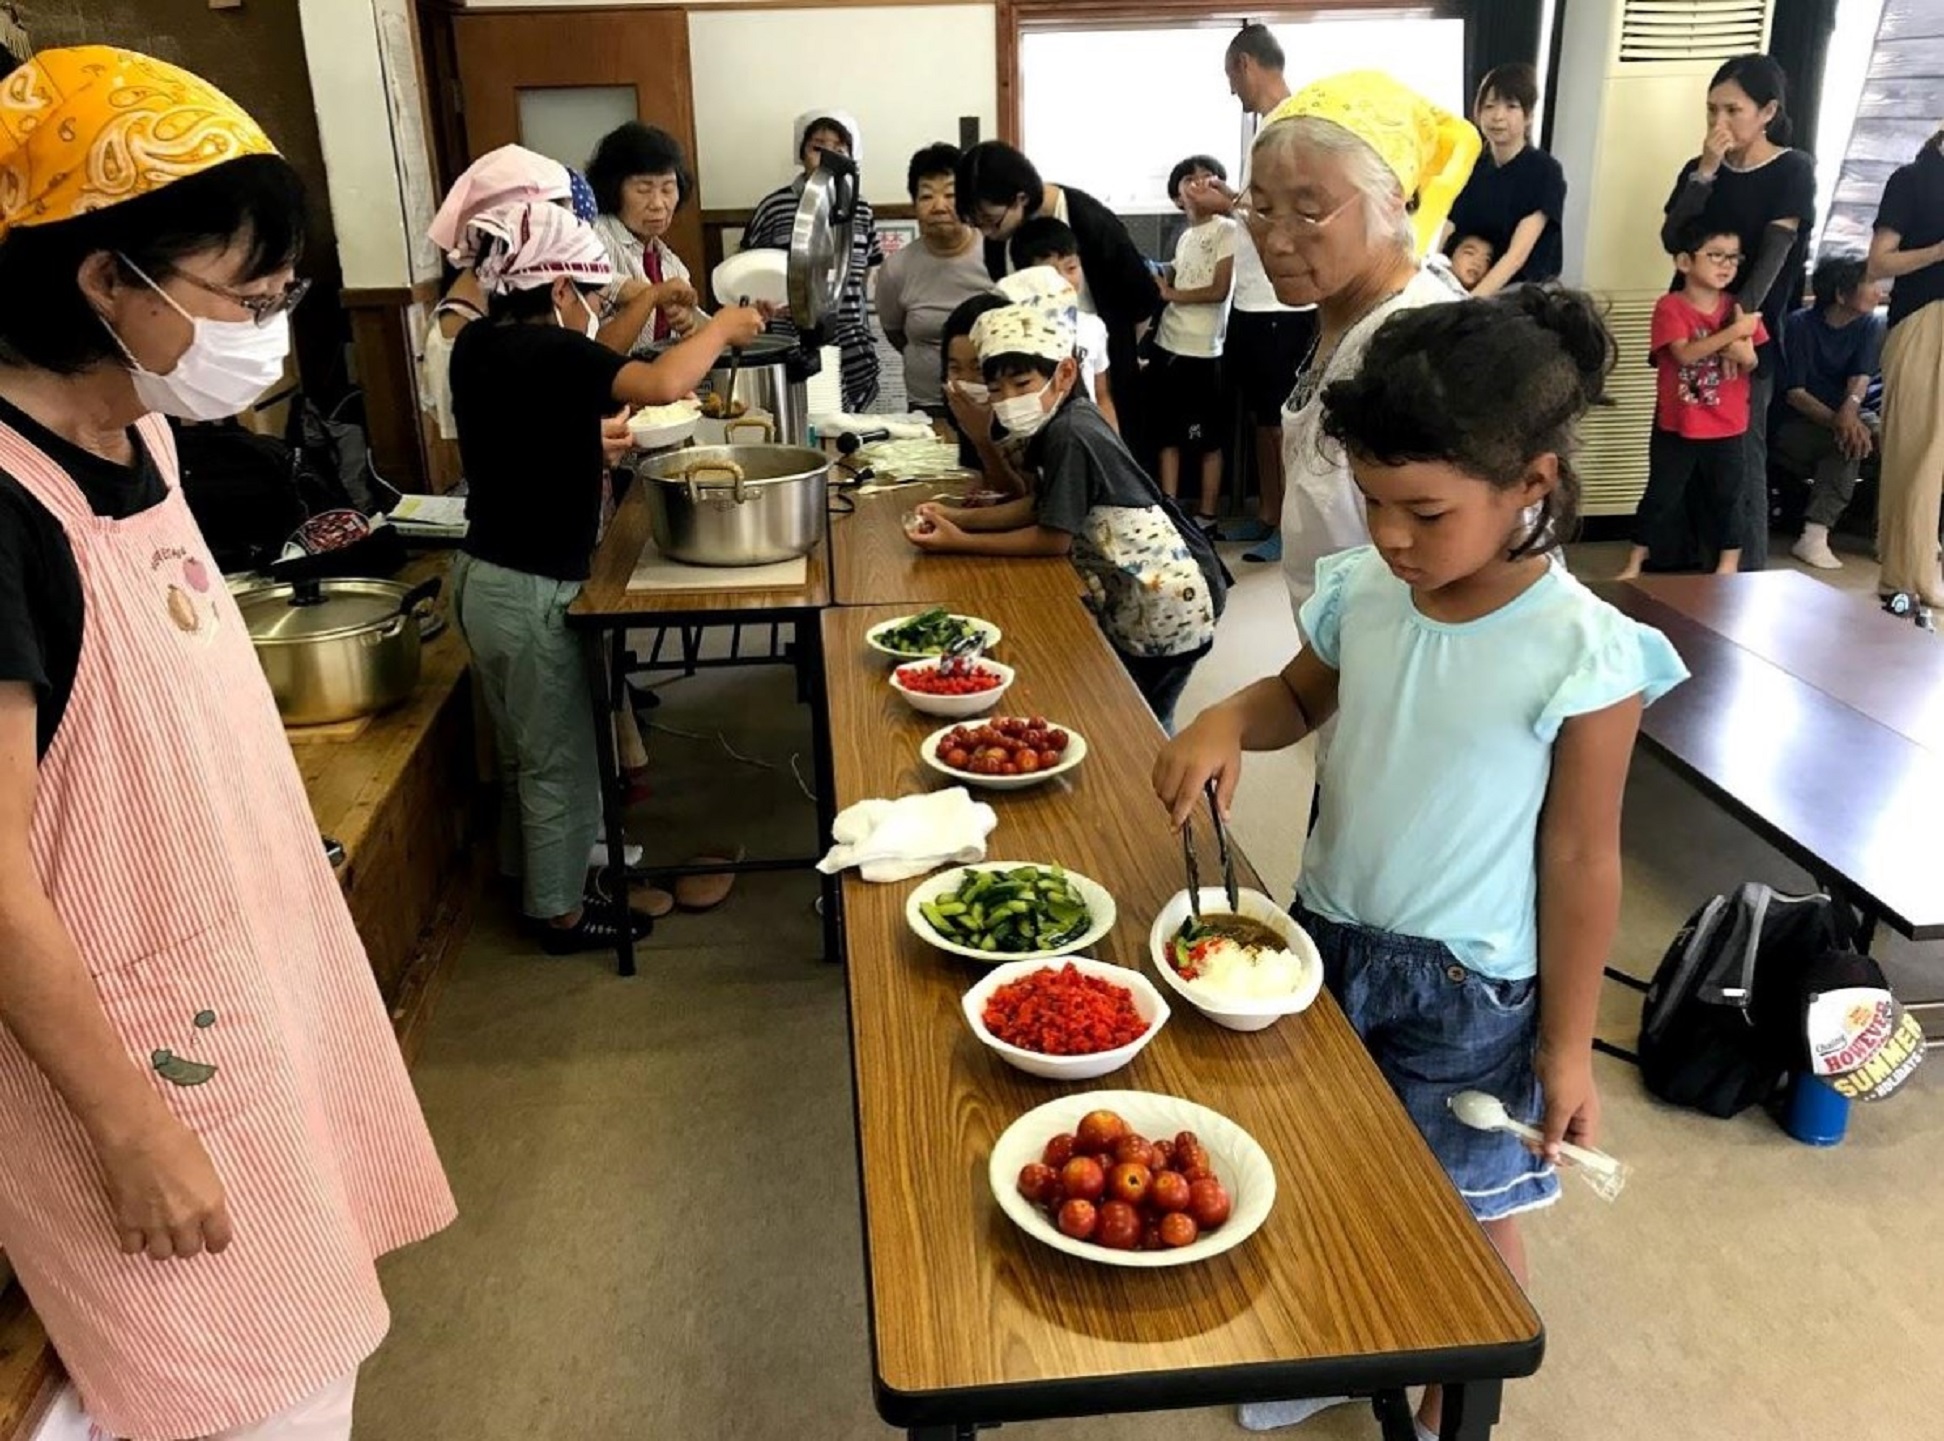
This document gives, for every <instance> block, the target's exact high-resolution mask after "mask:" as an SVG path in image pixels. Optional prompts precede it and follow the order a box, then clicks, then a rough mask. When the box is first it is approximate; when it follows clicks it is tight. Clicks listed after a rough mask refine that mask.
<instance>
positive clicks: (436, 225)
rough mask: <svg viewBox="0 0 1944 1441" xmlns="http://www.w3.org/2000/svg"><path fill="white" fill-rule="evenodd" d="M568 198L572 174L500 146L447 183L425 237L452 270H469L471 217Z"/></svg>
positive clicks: (527, 152) (540, 158)
mask: <svg viewBox="0 0 1944 1441" xmlns="http://www.w3.org/2000/svg"><path fill="white" fill-rule="evenodd" d="M572 192H573V177H572V174H571V172H570V171H569V170H568V169H567V167H566V166H565V165H562V164H561V163H560V162H559V161H558V160H549V159H548V158H547V157H546V156H544V155H541V154H539V153H538V152H537V151H533V150H528V149H527V148H526V147H525V146H523V145H502V146H500V147H499V149H497V150H489V151H487V152H486V153H485V154H484V155H482V156H480V157H479V159H477V160H475V161H473V163H472V164H470V165H468V166H467V167H466V168H465V170H464V171H463V172H461V174H460V176H459V178H458V179H457V180H455V181H453V182H452V189H450V190H448V191H447V192H446V196H445V199H444V200H443V201H441V202H440V203H439V213H438V214H437V215H435V216H433V217H432V225H431V228H430V229H428V230H427V231H426V232H425V233H426V234H427V235H429V236H430V237H431V238H432V243H433V244H434V245H436V246H438V247H439V249H441V250H443V251H444V252H445V253H446V258H447V259H448V260H450V261H451V262H452V263H453V264H454V265H470V264H472V258H473V251H472V246H471V243H470V242H469V241H468V240H467V236H466V227H467V226H468V225H469V224H470V223H471V221H472V219H473V217H474V216H476V215H483V214H485V213H486V212H487V211H488V210H492V209H495V208H496V207H498V206H501V205H513V204H516V203H518V202H520V201H522V200H565V199H567V198H568V197H569V196H570V195H571V194H572Z"/></svg>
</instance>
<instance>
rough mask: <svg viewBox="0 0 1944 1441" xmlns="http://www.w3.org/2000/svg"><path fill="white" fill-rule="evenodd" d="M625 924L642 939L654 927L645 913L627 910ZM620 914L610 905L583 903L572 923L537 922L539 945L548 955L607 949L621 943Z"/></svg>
mask: <svg viewBox="0 0 1944 1441" xmlns="http://www.w3.org/2000/svg"><path fill="white" fill-rule="evenodd" d="M627 924H628V925H629V926H630V927H631V928H632V929H633V931H634V938H635V939H636V940H637V941H639V940H645V939H646V938H647V937H648V935H649V934H650V933H652V932H653V931H654V929H655V923H654V922H653V921H652V920H650V919H649V918H648V917H646V916H644V915H640V914H638V913H636V912H633V911H630V912H629V913H628V916H627ZM621 926H622V918H621V917H620V916H619V915H617V914H616V913H615V911H614V909H613V908H612V907H611V906H606V905H583V906H582V907H581V914H580V919H579V920H578V921H576V922H574V924H573V925H571V926H554V925H548V924H547V923H546V922H544V921H543V922H540V923H539V924H538V925H536V926H535V927H534V929H535V930H537V931H538V932H539V933H540V949H541V950H543V951H545V952H546V953H547V954H548V955H550V956H571V955H575V954H577V953H579V952H581V951H610V950H613V949H614V948H615V947H616V946H618V945H619V944H620V943H621Z"/></svg>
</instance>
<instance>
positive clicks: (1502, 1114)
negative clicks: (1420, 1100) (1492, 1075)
mask: <svg viewBox="0 0 1944 1441" xmlns="http://www.w3.org/2000/svg"><path fill="white" fill-rule="evenodd" d="M1445 1105H1446V1107H1447V1108H1449V1109H1450V1111H1451V1114H1452V1115H1454V1116H1456V1117H1457V1118H1458V1119H1459V1120H1460V1121H1462V1122H1464V1123H1465V1124H1466V1125H1467V1126H1470V1127H1472V1128H1473V1129H1474V1130H1479V1131H1510V1132H1511V1133H1512V1134H1513V1135H1515V1136H1518V1137H1520V1138H1521V1139H1523V1140H1527V1141H1537V1140H1539V1139H1540V1137H1541V1136H1543V1135H1544V1134H1545V1133H1544V1132H1543V1131H1541V1130H1540V1129H1539V1128H1538V1127H1537V1126H1528V1125H1527V1124H1526V1123H1525V1122H1524V1121H1515V1120H1513V1119H1512V1117H1511V1115H1510V1114H1509V1113H1508V1112H1507V1111H1506V1109H1505V1102H1503V1101H1501V1100H1500V1099H1499V1098H1498V1097H1497V1096H1491V1095H1487V1094H1486V1093H1485V1092H1483V1091H1460V1092H1458V1094H1457V1095H1455V1096H1448V1097H1446V1099H1445ZM1559 1153H1560V1154H1561V1155H1562V1156H1565V1157H1567V1158H1568V1159H1569V1160H1571V1161H1573V1162H1575V1163H1576V1164H1578V1165H1579V1166H1582V1167H1584V1168H1585V1170H1586V1172H1587V1173H1588V1175H1587V1179H1588V1180H1592V1179H1593V1177H1595V1176H1598V1177H1599V1178H1600V1179H1601V1181H1602V1182H1604V1183H1605V1184H1606V1185H1608V1186H1612V1187H1613V1189H1614V1190H1616V1191H1617V1190H1618V1189H1619V1188H1620V1186H1622V1185H1624V1184H1625V1183H1626V1177H1627V1167H1626V1165H1625V1164H1624V1163H1623V1162H1621V1161H1618V1160H1616V1159H1615V1158H1614V1157H1612V1156H1609V1155H1608V1154H1607V1153H1606V1152H1605V1151H1595V1150H1593V1149H1592V1148H1591V1147H1588V1146H1575V1145H1574V1144H1573V1143H1572V1142H1571V1141H1561V1142H1560V1143H1559ZM1596 1189H1600V1190H1602V1193H1603V1194H1604V1187H1601V1186H1596Z"/></svg>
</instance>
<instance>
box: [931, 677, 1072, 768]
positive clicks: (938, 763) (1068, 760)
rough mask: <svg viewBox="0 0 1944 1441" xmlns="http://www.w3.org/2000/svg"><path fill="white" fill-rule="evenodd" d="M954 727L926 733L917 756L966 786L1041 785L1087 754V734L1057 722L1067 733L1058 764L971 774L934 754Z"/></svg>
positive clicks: (1059, 728) (945, 727)
mask: <svg viewBox="0 0 1944 1441" xmlns="http://www.w3.org/2000/svg"><path fill="white" fill-rule="evenodd" d="M986 664H987V665H991V666H997V665H998V664H999V663H998V662H997V661H987V662H986ZM956 729H957V727H956V726H944V727H942V728H940V729H938V730H935V731H933V732H932V733H931V734H930V735H928V736H926V737H925V738H924V740H923V741H921V742H919V747H918V758H919V759H920V760H922V761H923V762H924V763H925V764H926V765H928V766H930V767H931V768H932V769H933V770H935V771H937V772H938V773H939V774H940V775H942V776H947V777H949V778H951V779H952V780H955V781H963V782H964V783H965V784H966V785H968V786H981V787H983V788H984V789H986V790H989V791H1023V790H1026V789H1028V788H1030V787H1032V786H1037V785H1044V784H1045V783H1046V782H1047V781H1050V780H1052V779H1054V778H1055V777H1056V776H1063V775H1065V774H1066V773H1067V772H1068V771H1070V770H1073V769H1074V768H1075V767H1077V766H1078V765H1079V764H1080V762H1081V761H1083V760H1085V759H1086V758H1087V738H1086V737H1085V736H1083V735H1081V734H1080V732H1079V731H1077V730H1075V729H1074V728H1073V727H1072V726H1058V727H1055V729H1058V730H1063V731H1065V732H1066V733H1067V748H1066V754H1064V755H1063V756H1061V757H1060V763H1059V764H1058V765H1056V766H1049V767H1048V768H1047V769H1045V770H1043V771H1034V772H1032V773H1031V774H1030V775H1020V776H982V775H975V774H974V773H973V772H971V771H961V770H954V769H953V768H952V767H951V766H948V765H946V764H945V762H944V761H942V760H940V759H939V758H938V743H939V742H940V741H942V740H944V739H945V737H946V736H948V735H950V734H951V733H952V732H953V731H954V730H956Z"/></svg>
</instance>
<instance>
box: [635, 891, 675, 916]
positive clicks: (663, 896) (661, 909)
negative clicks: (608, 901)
mask: <svg viewBox="0 0 1944 1441" xmlns="http://www.w3.org/2000/svg"><path fill="white" fill-rule="evenodd" d="M628 909H629V910H631V911H633V912H634V913H635V914H636V915H641V916H646V917H648V919H649V920H651V921H658V920H660V919H661V918H662V917H663V916H666V915H667V914H669V912H671V911H673V910H674V909H675V897H674V896H672V895H670V894H669V893H668V892H667V891H665V890H663V889H662V888H661V887H660V886H651V885H645V884H644V885H638V886H629V887H628Z"/></svg>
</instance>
